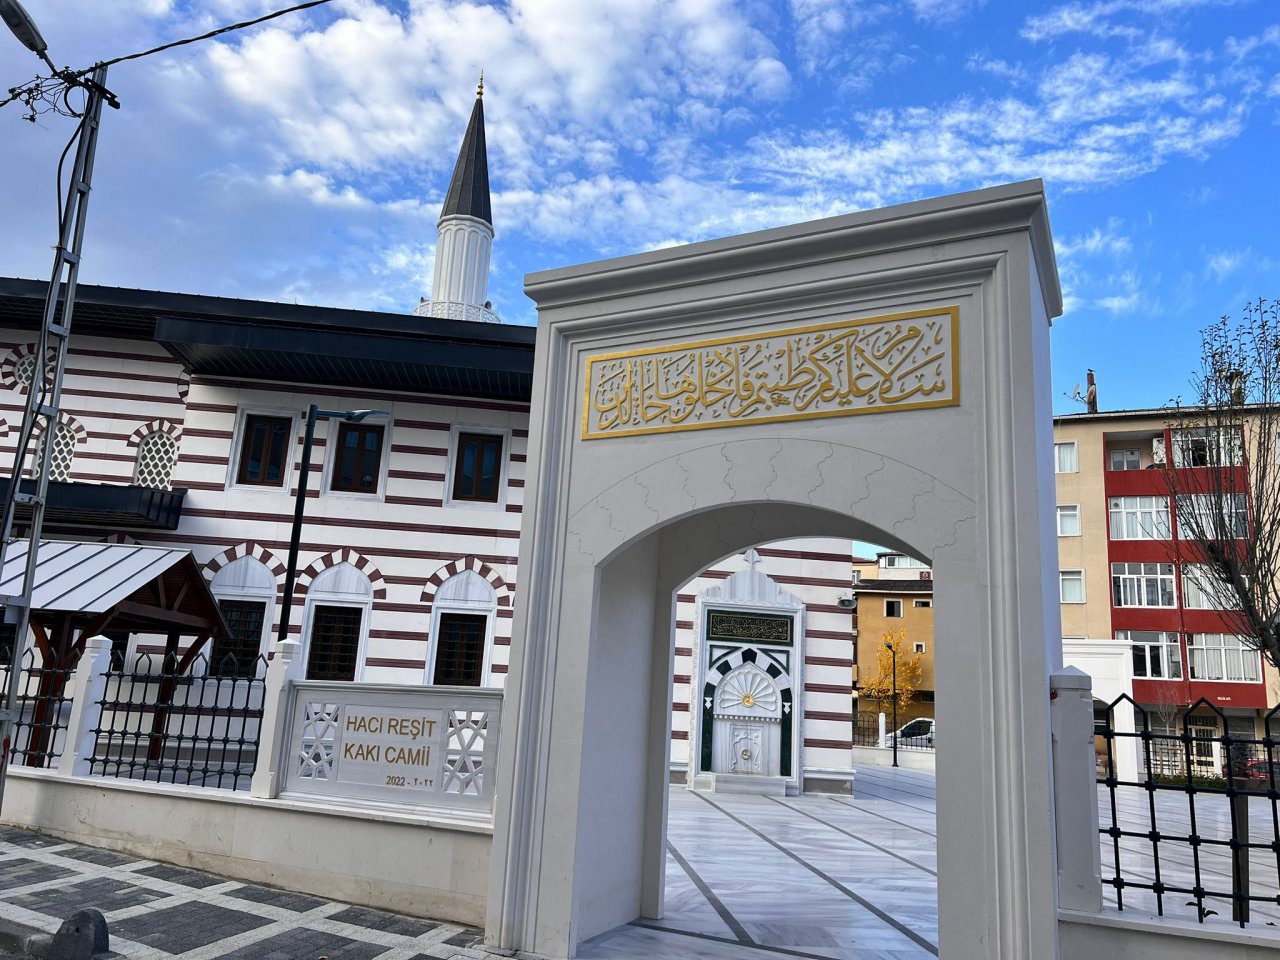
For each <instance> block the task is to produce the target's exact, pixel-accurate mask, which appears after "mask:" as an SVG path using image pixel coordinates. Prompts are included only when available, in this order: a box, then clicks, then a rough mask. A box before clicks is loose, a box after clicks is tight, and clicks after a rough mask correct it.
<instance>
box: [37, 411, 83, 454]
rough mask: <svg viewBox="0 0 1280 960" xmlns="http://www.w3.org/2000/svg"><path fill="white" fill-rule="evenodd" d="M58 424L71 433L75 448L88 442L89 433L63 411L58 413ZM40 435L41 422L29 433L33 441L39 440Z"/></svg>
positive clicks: (42, 425)
mask: <svg viewBox="0 0 1280 960" xmlns="http://www.w3.org/2000/svg"><path fill="white" fill-rule="evenodd" d="M58 423H60V424H61V425H62V426H64V427H66V428H67V429H68V430H70V431H71V433H72V435H73V436H74V437H75V438H76V446H79V445H80V444H82V443H86V442H88V440H89V431H88V430H87V429H86V428H85V425H84V424H83V423H81V422H80V421H79V420H77V419H76V418H75V417H73V416H72V415H71V414H69V413H67V412H66V411H65V410H61V411H59V412H58ZM42 433H44V423H43V421H42V422H39V423H37V424H36V425H35V428H34V429H33V430H32V431H31V439H32V440H33V441H35V440H39V439H40V435H41V434H42Z"/></svg>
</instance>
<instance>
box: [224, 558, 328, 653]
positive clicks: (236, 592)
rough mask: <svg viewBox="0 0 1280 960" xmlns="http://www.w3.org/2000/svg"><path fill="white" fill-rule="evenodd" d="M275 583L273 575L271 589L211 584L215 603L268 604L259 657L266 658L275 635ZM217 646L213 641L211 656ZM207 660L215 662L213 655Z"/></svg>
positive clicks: (259, 645)
mask: <svg viewBox="0 0 1280 960" xmlns="http://www.w3.org/2000/svg"><path fill="white" fill-rule="evenodd" d="M244 559H246V558H245V557H237V558H236V559H235V560H233V561H232V563H238V562H240V561H242V560H244ZM250 559H252V560H253V561H254V562H255V563H260V564H261V563H262V561H261V560H258V559H257V558H256V557H253V558H250ZM262 565H263V567H266V564H262ZM227 566H230V564H228V565H227ZM224 569H225V568H224ZM267 570H268V572H270V568H269V567H267ZM215 579H216V578H215ZM274 582H275V575H274V574H272V583H273V586H272V587H270V588H267V587H240V586H234V585H220V586H216V587H215V586H213V585H212V584H210V588H209V591H210V593H212V594H213V599H214V602H215V603H216V602H217V601H219V600H252V601H255V602H259V601H260V602H262V603H265V604H266V609H265V611H264V612H263V614H262V636H261V638H259V640H258V656H260V657H262V656H266V654H267V651H268V650H270V649H271V637H272V634H273V631H272V629H271V628H272V626H273V625H274V624H275V620H276V601H277V600H278V599H279V597H278V595H277V592H276V588H275V586H274ZM215 646H216V644H215V643H214V642H212V641H211V642H210V644H209V651H210V653H211V654H212V652H213V650H214V649H215ZM205 659H206V661H207V662H208V663H209V664H212V662H213V657H212V655H211V656H209V657H206V658H205ZM304 665H305V663H304Z"/></svg>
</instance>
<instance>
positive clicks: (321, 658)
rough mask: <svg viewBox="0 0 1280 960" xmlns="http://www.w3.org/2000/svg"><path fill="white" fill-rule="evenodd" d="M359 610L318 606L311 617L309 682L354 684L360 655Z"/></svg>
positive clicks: (308, 661)
mask: <svg viewBox="0 0 1280 960" xmlns="http://www.w3.org/2000/svg"><path fill="white" fill-rule="evenodd" d="M363 614H364V611H363V610H362V609H361V608H360V607H339V606H333V605H330V604H321V603H318V604H316V605H315V607H314V608H313V612H312V616H311V640H310V643H309V644H308V652H307V679H308V680H354V679H355V678H356V659H357V658H358V657H359V655H360V622H361V618H362V616H363Z"/></svg>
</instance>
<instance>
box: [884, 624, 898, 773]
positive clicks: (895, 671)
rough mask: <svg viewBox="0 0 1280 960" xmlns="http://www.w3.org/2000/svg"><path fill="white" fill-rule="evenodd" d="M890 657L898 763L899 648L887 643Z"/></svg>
mask: <svg viewBox="0 0 1280 960" xmlns="http://www.w3.org/2000/svg"><path fill="white" fill-rule="evenodd" d="M885 648H886V649H887V650H888V651H889V657H890V658H891V660H892V662H893V765H894V766H895V767H896V766H897V765H898V648H897V647H895V646H894V645H893V644H892V643H886V644H885Z"/></svg>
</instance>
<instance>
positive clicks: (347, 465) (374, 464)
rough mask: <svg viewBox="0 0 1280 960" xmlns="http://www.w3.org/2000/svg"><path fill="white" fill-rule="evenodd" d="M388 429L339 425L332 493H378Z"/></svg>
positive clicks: (361, 424)
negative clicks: (384, 441)
mask: <svg viewBox="0 0 1280 960" xmlns="http://www.w3.org/2000/svg"><path fill="white" fill-rule="evenodd" d="M385 432H386V428H385V427H384V426H383V425H382V424H380V423H340V424H338V440H337V449H336V450H334V454H333V477H332V479H330V481H329V489H330V490H339V491H343V492H346V493H377V492H378V475H379V474H380V473H381V472H382V441H383V437H384V436H385Z"/></svg>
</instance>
